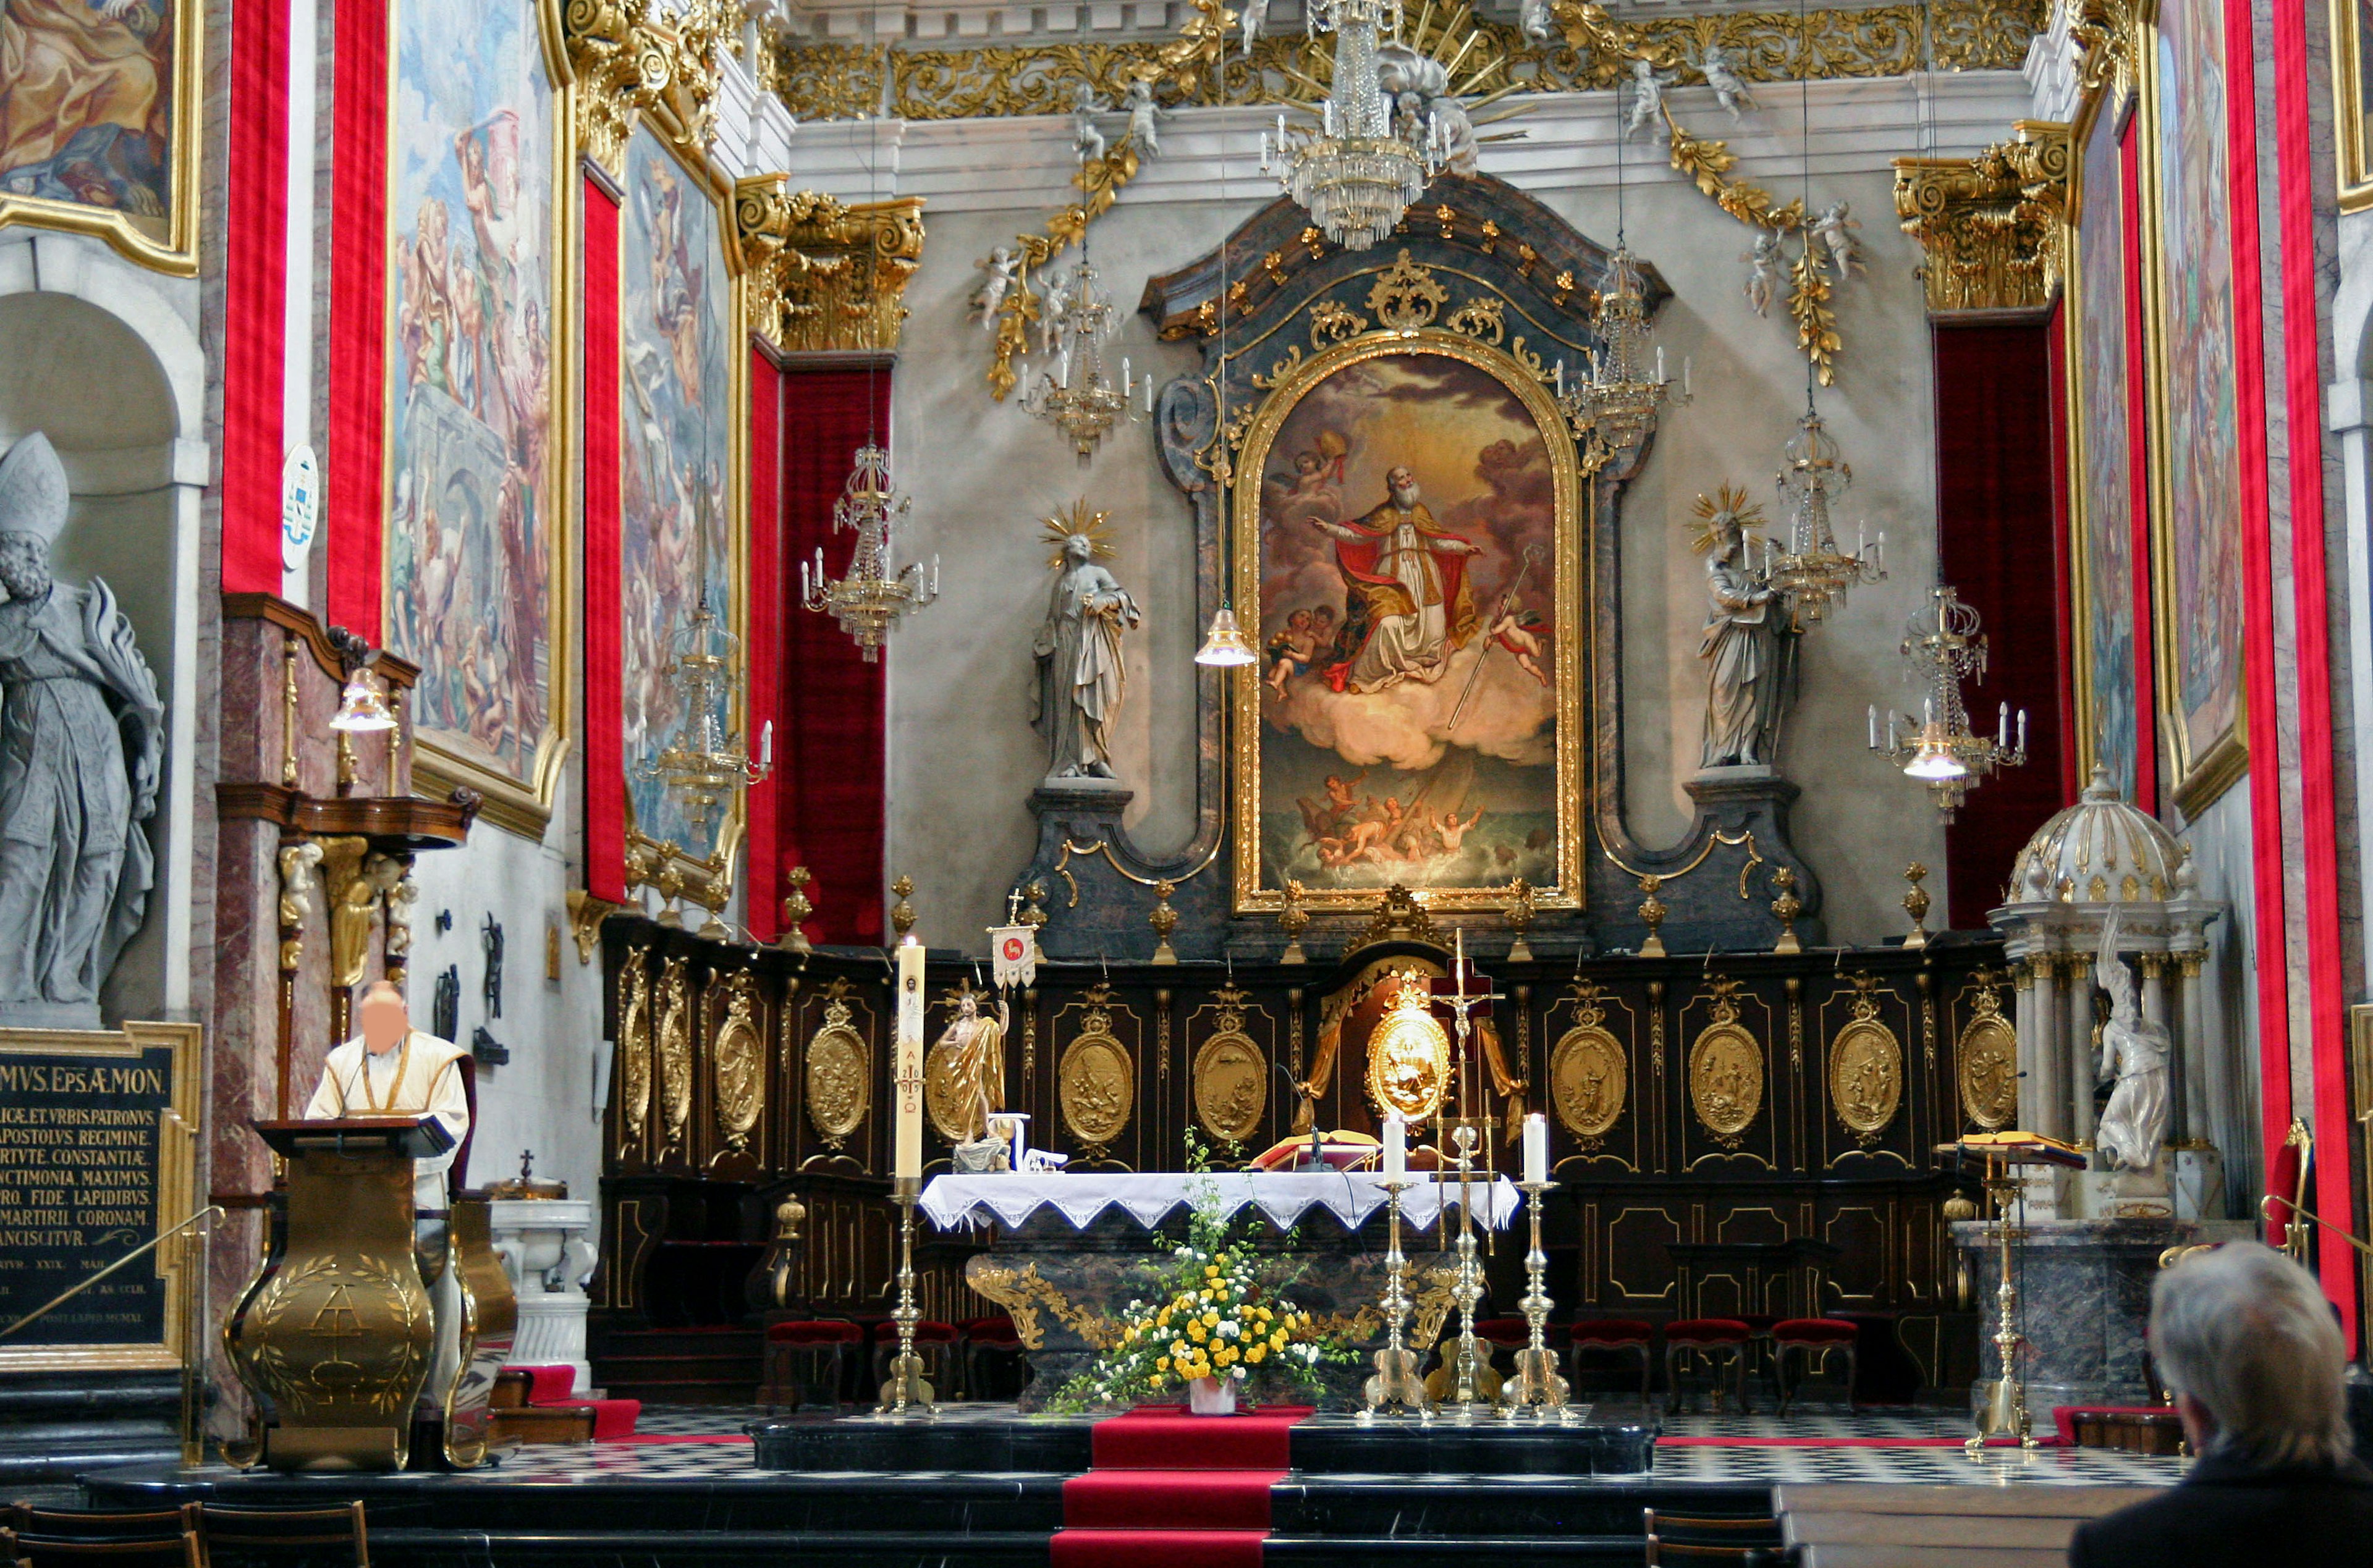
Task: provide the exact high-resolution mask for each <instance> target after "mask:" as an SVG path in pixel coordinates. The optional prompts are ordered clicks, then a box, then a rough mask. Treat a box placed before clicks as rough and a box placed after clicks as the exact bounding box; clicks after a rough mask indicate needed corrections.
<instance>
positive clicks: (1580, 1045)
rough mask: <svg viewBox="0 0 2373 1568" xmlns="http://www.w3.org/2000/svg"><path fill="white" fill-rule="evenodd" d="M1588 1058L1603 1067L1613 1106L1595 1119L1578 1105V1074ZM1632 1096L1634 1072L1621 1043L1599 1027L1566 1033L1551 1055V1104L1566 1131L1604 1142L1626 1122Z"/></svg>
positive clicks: (1577, 1028) (1602, 1080)
mask: <svg viewBox="0 0 2373 1568" xmlns="http://www.w3.org/2000/svg"><path fill="white" fill-rule="evenodd" d="M1585 1056H1588V1057H1590V1058H1591V1059H1592V1060H1594V1061H1596V1063H1599V1064H1600V1067H1601V1072H1600V1074H1599V1081H1600V1083H1601V1084H1602V1085H1605V1086H1609V1087H1611V1089H1612V1094H1611V1096H1610V1097H1609V1098H1610V1099H1611V1101H1612V1103H1611V1104H1609V1105H1607V1107H1606V1108H1605V1109H1603V1110H1601V1111H1600V1112H1599V1113H1597V1114H1596V1115H1591V1114H1585V1113H1584V1109H1583V1108H1582V1107H1581V1106H1580V1105H1578V1104H1577V1100H1578V1098H1579V1095H1580V1092H1581V1091H1580V1086H1579V1085H1578V1084H1577V1083H1576V1082H1575V1078H1576V1076H1577V1070H1578V1068H1579V1066H1580V1064H1581V1063H1582V1062H1583V1061H1584V1057H1585ZM1630 1098H1631V1063H1630V1062H1629V1060H1628V1057H1627V1054H1626V1052H1625V1051H1624V1049H1623V1045H1622V1042H1621V1041H1619V1040H1617V1039H1616V1038H1615V1037H1614V1036H1613V1035H1612V1034H1610V1033H1608V1032H1607V1030H1606V1029H1605V1028H1601V1027H1599V1026H1598V1025H1596V1024H1577V1025H1575V1026H1574V1027H1573V1028H1570V1029H1568V1030H1566V1032H1565V1033H1564V1035H1563V1036H1561V1038H1560V1039H1559V1040H1558V1042H1557V1044H1556V1046H1555V1047H1553V1048H1552V1049H1551V1050H1550V1051H1549V1104H1550V1105H1551V1106H1552V1107H1553V1108H1554V1109H1556V1111H1557V1119H1558V1121H1559V1123H1560V1124H1561V1125H1562V1126H1563V1127H1564V1128H1565V1130H1566V1131H1567V1132H1572V1134H1573V1135H1574V1136H1576V1137H1578V1138H1588V1139H1592V1140H1594V1141H1595V1140H1596V1139H1600V1138H1604V1137H1605V1136H1607V1133H1608V1132H1611V1131H1613V1130H1614V1127H1615V1124H1616V1123H1617V1122H1618V1121H1622V1120H1623V1112H1624V1109H1625V1107H1626V1106H1627V1105H1628V1104H1629V1102H1630Z"/></svg>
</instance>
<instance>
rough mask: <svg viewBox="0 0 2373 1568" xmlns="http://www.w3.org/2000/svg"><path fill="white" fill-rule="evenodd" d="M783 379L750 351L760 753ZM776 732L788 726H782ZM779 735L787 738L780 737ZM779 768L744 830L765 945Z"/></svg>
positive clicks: (771, 619)
mask: <svg viewBox="0 0 2373 1568" xmlns="http://www.w3.org/2000/svg"><path fill="white" fill-rule="evenodd" d="M782 431H783V378H782V377H781V375H780V374H779V373H778V372H777V370H776V368H775V362H774V360H773V359H772V358H771V357H770V356H769V355H768V354H766V351H765V350H764V349H761V348H759V347H758V346H757V345H755V344H753V345H751V349H750V599H749V616H750V640H749V643H748V645H747V657H748V661H749V663H748V669H749V675H750V692H749V715H750V718H749V724H748V726H747V729H748V740H747V744H748V745H749V746H750V747H751V748H752V749H756V748H757V746H758V743H759V742H758V736H759V731H760V730H761V728H762V727H763V726H765V725H766V723H767V722H768V721H770V720H776V719H777V714H779V712H780V710H781V705H782V704H781V691H782V677H781V671H782V655H783V630H782V625H781V621H782V619H783V617H785V616H786V615H788V614H789V613H790V607H789V605H787V604H786V603H785V602H784V600H783V592H782V582H783V509H782V508H783V486H782V471H783V434H782ZM776 727H777V729H783V728H787V727H788V726H784V725H782V724H781V723H779V722H777V724H776ZM778 738H787V737H778ZM776 761H777V771H776V772H774V773H773V774H771V775H769V776H768V777H766V778H765V779H763V780H761V781H759V782H758V783H757V784H754V785H752V786H751V788H750V792H749V795H748V796H747V798H746V809H747V811H748V814H749V815H748V820H747V822H746V824H745V825H744V832H745V834H746V838H747V842H748V844H749V856H748V859H747V861H746V862H745V864H746V865H748V866H749V877H750V882H749V886H748V887H747V888H746V889H744V890H743V892H742V904H743V906H744V908H743V912H742V923H743V924H744V925H746V926H748V927H749V929H750V935H753V936H754V937H756V938H757V939H758V940H759V941H761V942H771V941H773V940H774V939H775V937H776V935H777V929H778V928H777V915H778V914H779V913H780V907H781V906H780V901H779V900H780V895H779V894H778V893H777V891H776V889H775V888H774V882H775V876H774V874H773V873H772V872H770V870H769V869H768V868H769V867H777V868H778V867H779V865H780V864H781V855H782V850H781V825H780V824H781V800H782V795H783V785H784V783H785V781H786V779H787V776H788V774H787V771H786V770H784V769H783V768H782V766H781V762H782V758H781V756H780V755H779V754H778V755H777V759H776Z"/></svg>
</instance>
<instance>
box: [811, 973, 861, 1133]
mask: <svg viewBox="0 0 2373 1568" xmlns="http://www.w3.org/2000/svg"><path fill="white" fill-rule="evenodd" d="M847 984H848V982H847V981H838V980H836V981H833V989H832V990H831V991H829V992H827V993H825V999H824V1027H823V1028H819V1029H817V1030H816V1032H815V1033H814V1034H812V1035H811V1036H809V1037H808V1050H807V1069H806V1078H807V1100H808V1121H810V1122H812V1123H813V1124H814V1127H815V1130H816V1132H817V1134H818V1135H819V1136H821V1137H822V1138H823V1139H824V1142H825V1143H826V1144H829V1145H830V1146H831V1147H833V1148H835V1149H838V1148H840V1147H841V1146H842V1145H844V1144H847V1143H848V1137H849V1134H850V1133H852V1132H856V1131H857V1130H858V1128H859V1127H860V1126H862V1125H863V1124H864V1121H865V1112H866V1109H867V1108H868V1105H869V1103H870V1100H871V1094H872V1078H873V1069H872V1054H871V1052H870V1051H867V1050H866V1048H865V1037H864V1036H863V1035H860V1034H859V1033H858V1032H857V1030H856V1029H854V1028H850V1027H849V1021H848V1020H849V1008H848V1002H846V1001H845V1000H843V999H842V996H841V995H840V993H841V991H842V990H843V989H844V988H845V987H846V986H847Z"/></svg>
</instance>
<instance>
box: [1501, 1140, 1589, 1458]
mask: <svg viewBox="0 0 2373 1568" xmlns="http://www.w3.org/2000/svg"><path fill="white" fill-rule="evenodd" d="M1516 1185H1517V1186H1518V1187H1520V1188H1522V1189H1523V1190H1524V1193H1525V1210H1526V1211H1527V1212H1528V1213H1530V1214H1531V1215H1532V1218H1533V1245H1532V1250H1530V1251H1529V1252H1526V1253H1525V1287H1526V1288H1525V1299H1524V1300H1523V1301H1522V1302H1521V1303H1520V1304H1519V1305H1520V1306H1521V1307H1522V1308H1523V1310H1524V1314H1525V1326H1526V1327H1527V1328H1528V1329H1530V1330H1531V1331H1532V1342H1531V1343H1530V1344H1528V1345H1526V1346H1525V1348H1524V1349H1523V1350H1520V1351H1518V1352H1517V1353H1516V1370H1515V1372H1514V1375H1513V1376H1510V1377H1509V1378H1508V1380H1507V1381H1506V1382H1504V1383H1502V1385H1501V1386H1500V1413H1501V1414H1502V1416H1505V1417H1507V1418H1508V1419H1510V1420H1514V1418H1515V1416H1516V1415H1517V1413H1518V1412H1519V1411H1525V1410H1529V1411H1532V1412H1533V1420H1534V1421H1536V1422H1541V1421H1545V1420H1546V1419H1547V1418H1548V1416H1549V1413H1550V1412H1551V1411H1555V1412H1556V1414H1557V1418H1558V1423H1559V1424H1560V1425H1563V1424H1564V1423H1567V1422H1570V1421H1572V1419H1573V1411H1572V1407H1571V1406H1569V1405H1568V1404H1567V1403H1566V1402H1565V1394H1566V1386H1565V1378H1564V1377H1563V1376H1561V1375H1560V1373H1559V1372H1558V1368H1557V1358H1556V1357H1555V1356H1552V1355H1551V1354H1550V1353H1549V1345H1548V1342H1547V1335H1546V1333H1545V1332H1544V1325H1546V1324H1547V1323H1548V1322H1549V1307H1551V1306H1553V1305H1554V1303H1552V1302H1551V1301H1550V1300H1549V1291H1548V1290H1547V1289H1545V1288H1544V1286H1543V1281H1544V1280H1545V1279H1546V1278H1547V1277H1548V1274H1549V1254H1548V1253H1546V1252H1544V1251H1542V1250H1541V1194H1542V1193H1544V1192H1546V1191H1549V1189H1550V1188H1552V1187H1554V1186H1556V1185H1557V1183H1556V1182H1554V1181H1520V1182H1518V1183H1517V1184H1516Z"/></svg>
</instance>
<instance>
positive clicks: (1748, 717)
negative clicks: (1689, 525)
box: [1698, 488, 1788, 768]
mask: <svg viewBox="0 0 2373 1568" xmlns="http://www.w3.org/2000/svg"><path fill="white" fill-rule="evenodd" d="M1699 505H1700V507H1701V508H1702V509H1703V511H1702V513H1701V515H1702V516H1704V517H1705V525H1704V528H1703V531H1702V532H1701V535H1700V542H1699V548H1700V549H1701V550H1702V551H1703V552H1705V557H1706V599H1707V615H1706V623H1705V636H1704V638H1703V639H1702V640H1701V642H1700V644H1699V646H1698V656H1699V657H1700V658H1702V659H1704V660H1705V661H1706V709H1705V741H1704V745H1703V746H1702V747H1701V750H1700V755H1699V759H1698V761H1699V765H1700V766H1701V767H1706V768H1736V767H1752V766H1757V765H1763V766H1769V765H1770V764H1771V761H1772V756H1771V752H1772V742H1773V740H1774V739H1775V738H1776V737H1777V736H1778V734H1779V729H1780V714H1781V710H1782V707H1783V704H1784V703H1785V701H1786V690H1785V689H1786V685H1787V674H1788V672H1787V670H1786V669H1785V668H1783V661H1784V657H1785V656H1784V654H1783V650H1782V647H1781V645H1780V624H1781V621H1782V620H1783V618H1784V610H1783V606H1782V604H1781V601H1780V598H1779V596H1778V595H1777V594H1776V592H1775V591H1774V590H1773V588H1772V587H1771V584H1769V583H1768V582H1766V581H1764V579H1763V577H1762V575H1760V574H1759V573H1758V572H1757V571H1756V570H1755V568H1754V566H1753V565H1752V563H1750V562H1749V561H1748V551H1747V532H1746V519H1745V518H1743V517H1741V515H1740V508H1741V498H1740V497H1739V496H1738V495H1737V494H1736V492H1734V491H1731V490H1729V489H1727V488H1725V489H1724V491H1723V492H1722V494H1721V497H1720V499H1719V501H1713V502H1710V501H1707V500H1706V499H1705V498H1703V497H1701V498H1700V499H1699Z"/></svg>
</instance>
